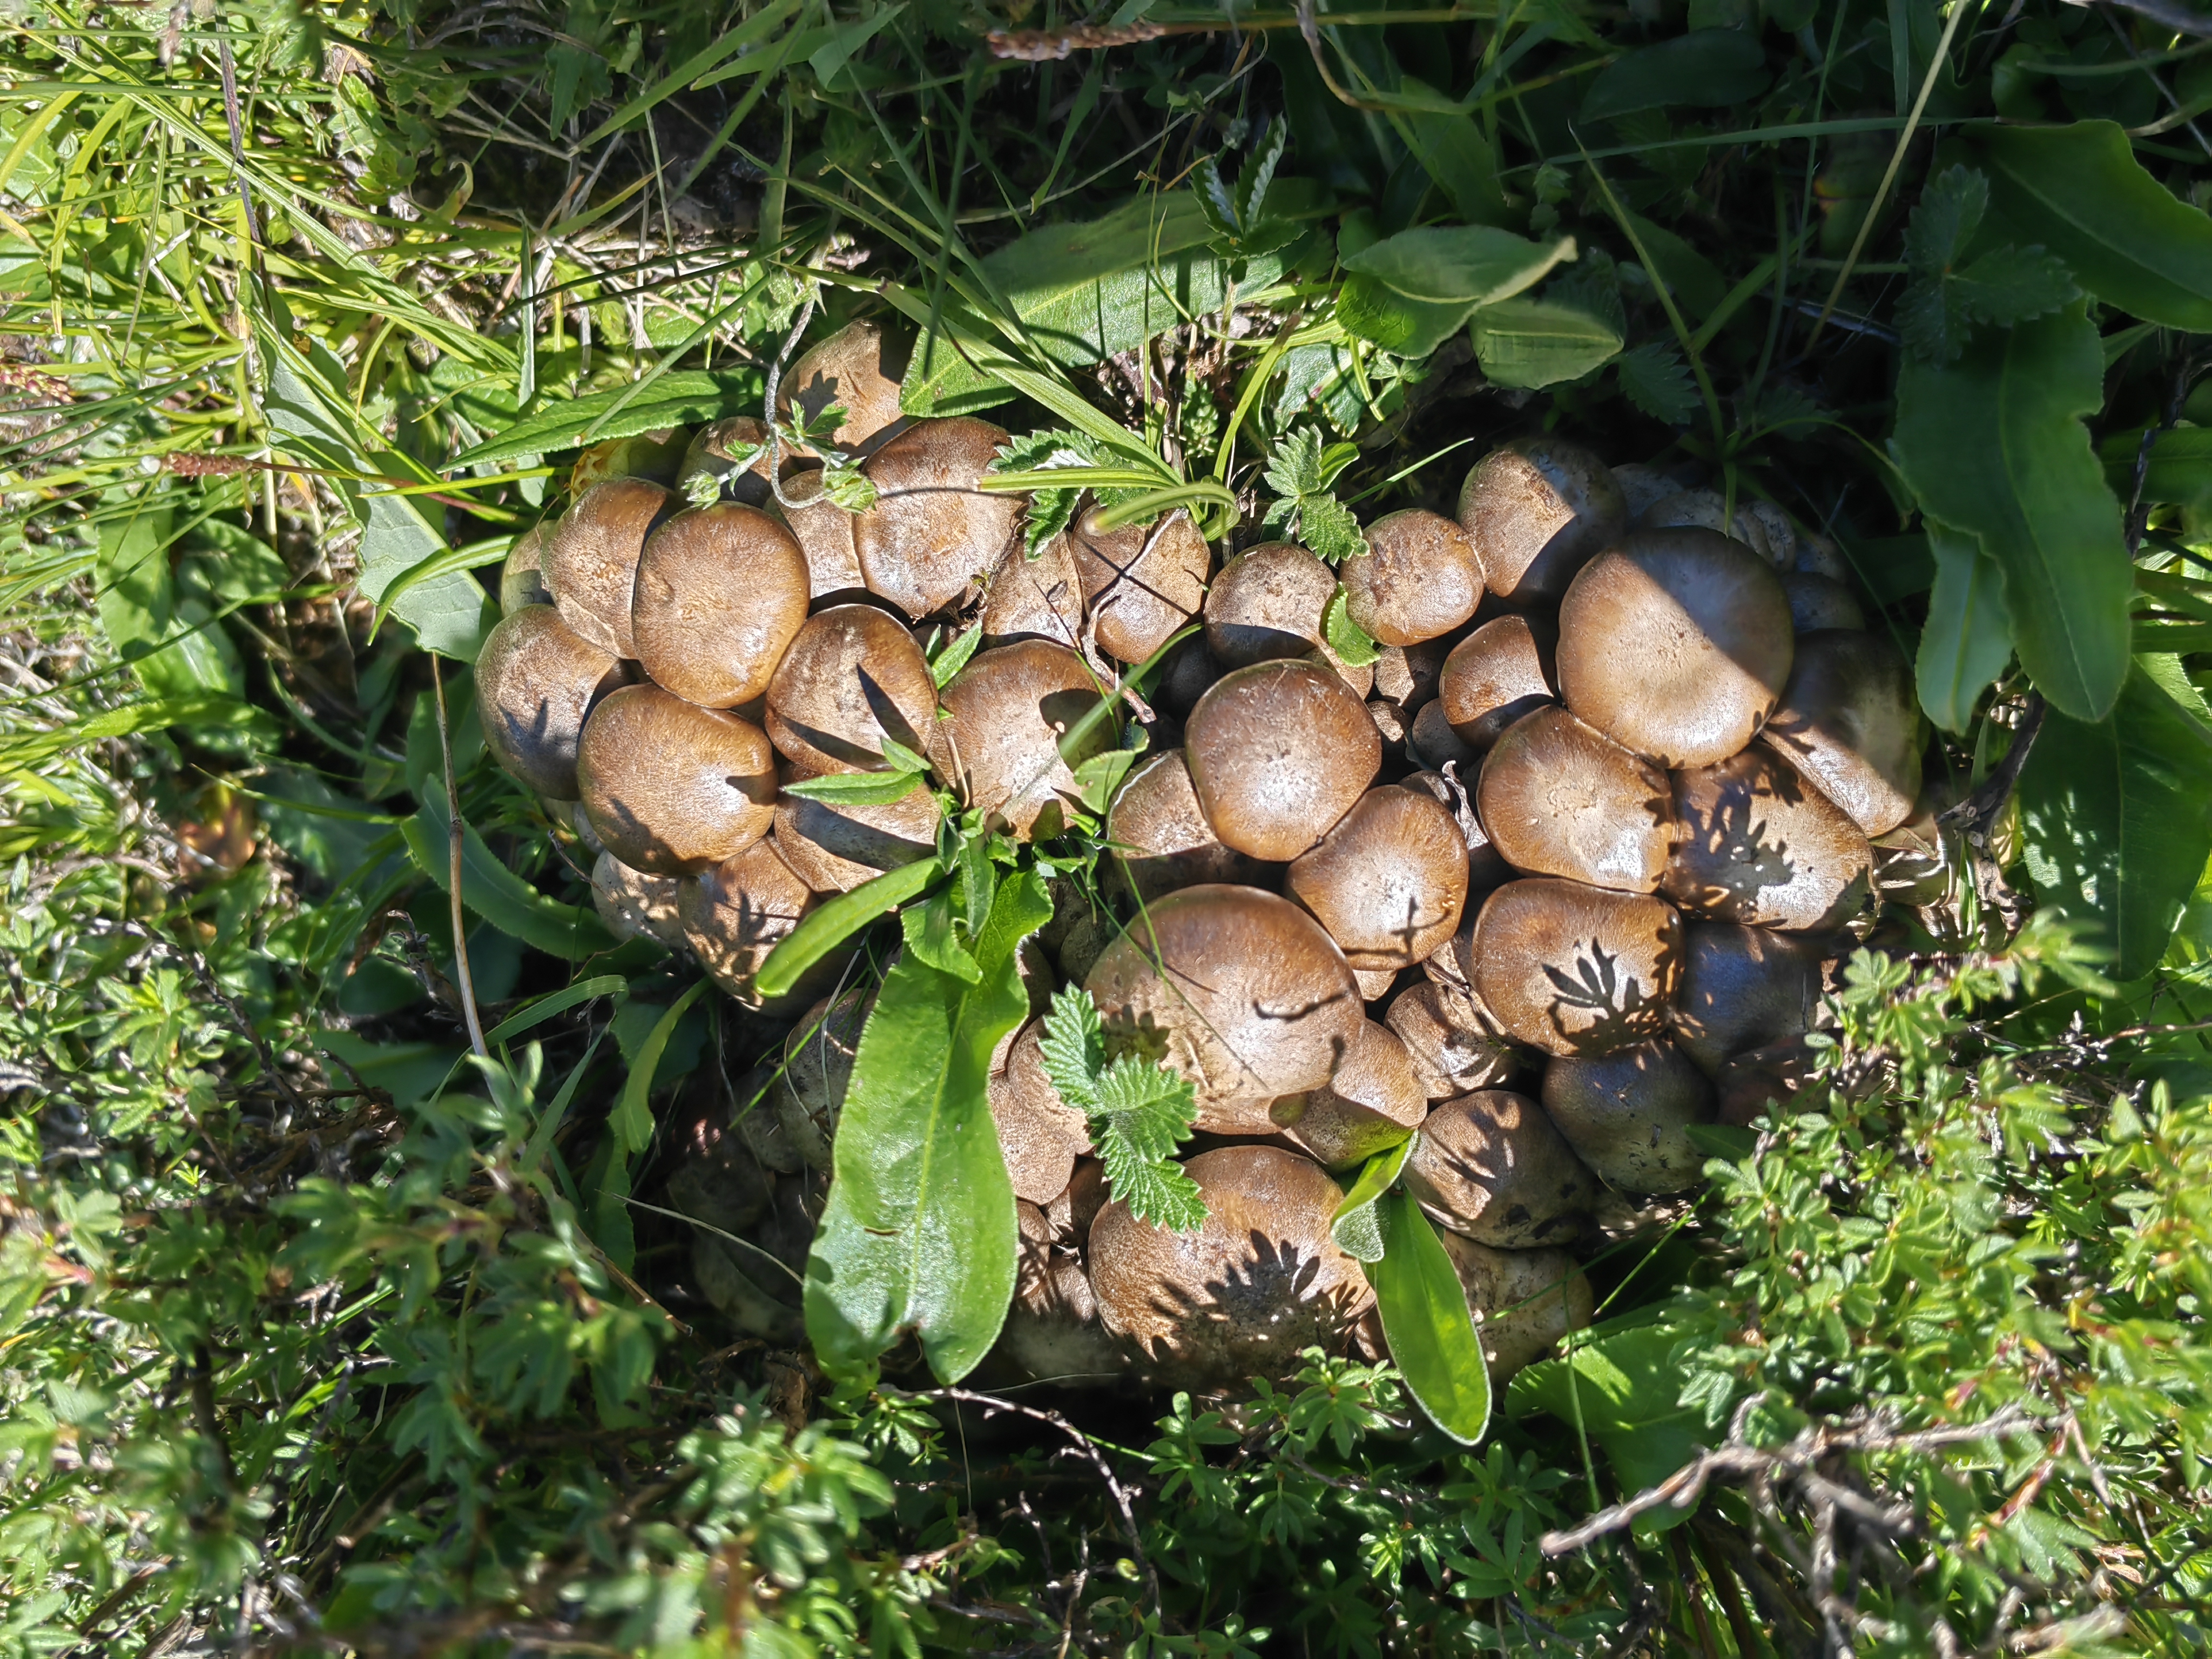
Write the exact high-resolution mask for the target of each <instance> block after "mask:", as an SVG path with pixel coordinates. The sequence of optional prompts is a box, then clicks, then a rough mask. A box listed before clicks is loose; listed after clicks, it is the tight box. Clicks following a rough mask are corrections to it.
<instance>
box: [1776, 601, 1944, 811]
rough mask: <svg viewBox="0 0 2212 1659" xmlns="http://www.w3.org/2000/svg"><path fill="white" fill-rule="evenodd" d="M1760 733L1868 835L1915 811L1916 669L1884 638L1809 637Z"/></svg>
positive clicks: (1837, 633)
mask: <svg viewBox="0 0 2212 1659" xmlns="http://www.w3.org/2000/svg"><path fill="white" fill-rule="evenodd" d="M1759 735H1760V737H1761V738H1762V739H1763V740H1764V741H1765V742H1767V743H1769V744H1772V745H1773V746H1774V748H1775V749H1776V750H1778V751H1779V752H1780V753H1781V754H1782V756H1783V757H1784V758H1785V759H1787V760H1788V761H1789V762H1790V764H1791V765H1792V766H1795V767H1796V769H1798V770H1799V771H1800V772H1802V773H1803V774H1804V775H1806V777H1807V778H1808V779H1810V780H1811V781H1813V782H1814V784H1815V785H1817V786H1818V787H1819V788H1820V793H1822V794H1824V795H1826V796H1827V798H1828V799H1830V800H1832V801H1833V802H1835V804H1836V805H1838V806H1840V807H1842V808H1843V809H1844V811H1846V812H1848V813H1850V816H1851V818H1852V821H1853V822H1854V823H1857V825H1858V826H1859V828H1860V829H1863V830H1865V831H1866V832H1867V834H1869V836H1880V835H1884V834H1887V832H1888V831H1890V830H1892V829H1896V828H1897V826H1898V825H1899V824H1900V823H1904V822H1905V819H1907V818H1909V817H1911V816H1912V800H1913V797H1914V796H1915V795H1917V794H1918V793H1919V792H1920V700H1919V695H1918V693H1917V690H1915V688H1914V685H1913V679H1912V665H1911V663H1909V662H1907V661H1905V656H1904V653H1902V652H1900V651H1899V650H1898V648H1897V647H1895V646H1894V645H1892V644H1891V643H1890V642H1889V641H1888V640H1887V638H1885V637H1883V636H1882V635H1879V634H1861V633H1853V632H1850V631H1848V630H1845V629H1830V630H1826V631H1824V632H1821V633H1818V634H1808V635H1804V636H1803V637H1802V638H1801V639H1800V640H1799V641H1797V654H1796V665H1795V666H1794V667H1793V668H1792V669H1791V670H1790V682H1789V685H1788V687H1787V688H1786V689H1785V690H1784V691H1783V693H1782V702H1781V706H1780V707H1778V708H1776V709H1775V711H1774V714H1773V718H1772V719H1771V720H1768V721H1767V723H1766V729H1765V731H1764V732H1761V733H1760V734H1759Z"/></svg>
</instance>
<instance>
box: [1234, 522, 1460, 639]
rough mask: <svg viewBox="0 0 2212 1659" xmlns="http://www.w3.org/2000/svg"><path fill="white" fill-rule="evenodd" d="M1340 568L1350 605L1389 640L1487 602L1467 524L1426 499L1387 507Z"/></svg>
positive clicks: (1415, 635) (1429, 628)
mask: <svg viewBox="0 0 2212 1659" xmlns="http://www.w3.org/2000/svg"><path fill="white" fill-rule="evenodd" d="M1223 574H1227V573H1226V572H1224V573H1223ZM1337 574H1338V575H1339V577H1340V579H1341V580H1342V581H1343V583H1344V608H1345V610H1346V611H1348V612H1349V613H1350V614H1351V617H1352V621H1354V622H1356V623H1358V624H1359V625H1360V626H1361V627H1362V628H1364V629H1366V630H1367V632H1368V633H1369V635H1371V636H1372V637H1373V638H1374V639H1375V640H1376V641H1378V642H1380V643H1382V644H1383V645H1397V646H1407V645H1419V644H1420V643H1421V642H1422V641H1425V640H1433V639H1437V638H1439V637H1441V636H1442V635H1446V634H1449V633H1450V632H1451V631H1452V629H1455V628H1457V627H1458V626H1459V625H1460V624H1461V623H1463V622H1465V621H1466V620H1467V619H1468V617H1472V616H1473V615H1474V607H1475V606H1476V605H1480V604H1481V603H1482V565H1481V562H1480V561H1479V560H1478V559H1477V558H1476V557H1475V556H1474V544H1472V543H1470V542H1469V541H1468V538H1467V532H1465V531H1464V530H1462V529H1461V528H1460V527H1459V526H1458V525H1457V524H1456V523H1455V522H1454V521H1453V520H1449V519H1447V518H1445V517H1444V516H1443V514H1442V513H1431V512H1429V511H1427V510H1426V509H1425V508H1423V507H1407V508H1406V509H1404V510H1403V511H1402V512H1398V513H1384V514H1383V516H1382V517H1381V518H1379V519H1377V520H1375V522H1374V523H1373V524H1370V525H1369V526H1367V551H1366V552H1364V553H1361V554H1358V555H1355V556H1353V557H1352V558H1349V559H1346V561H1345V562H1344V563H1343V565H1342V566H1341V567H1340V569H1339V571H1338V573H1337ZM1324 603H1326V601H1324Z"/></svg>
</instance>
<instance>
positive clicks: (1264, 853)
mask: <svg viewBox="0 0 2212 1659" xmlns="http://www.w3.org/2000/svg"><path fill="white" fill-rule="evenodd" d="M1183 753H1184V757H1185V758H1186V759H1187V760H1188V763H1189V765H1190V779H1191V783H1192V785H1193V786H1194V787H1195V788H1196V789H1197V791H1198V800H1199V805H1200V806H1201V807H1202V808H1204V809H1205V812H1206V822H1207V823H1210V824H1212V826H1213V833H1214V834H1215V835H1217V836H1220V837H1221V839H1222V841H1223V842H1224V843H1225V845H1227V846H1230V847H1233V848H1236V849H1237V851H1238V852H1240V853H1247V854H1250V855H1251V856H1252V857H1254V858H1255V859H1267V860H1271V861H1274V862H1285V861H1287V860H1291V859H1294V858H1296V857H1297V855H1298V854H1301V853H1303V852H1304V851H1305V850H1306V849H1307V848H1310V847H1312V846H1314V845H1315V844H1316V843H1317V842H1319V841H1320V840H1321V838H1322V836H1325V835H1327V834H1328V832H1329V831H1330V830H1331V829H1334V828H1335V827H1336V823H1337V820H1338V819H1340V818H1341V817H1343V816H1344V815H1345V814H1346V812H1348V811H1351V810H1352V803H1353V802H1354V801H1356V800H1358V799H1359V798H1360V796H1362V795H1363V794H1364V793H1367V786H1368V785H1369V784H1370V782H1372V781H1374V777H1375V774H1376V771H1378V770H1379V769H1381V767H1382V764H1383V737H1382V734H1381V733H1380V732H1377V731H1376V729H1375V722H1374V721H1373V720H1370V719H1369V718H1368V717H1367V706H1366V704H1364V703H1363V702H1361V701H1360V700H1359V698H1358V696H1357V695H1356V694H1355V693H1354V692H1353V691H1352V689H1351V688H1350V687H1349V686H1347V685H1346V684H1345V683H1344V682H1343V681H1342V680H1341V679H1340V678H1337V677H1336V676H1335V675H1334V674H1332V673H1330V672H1329V671H1328V670H1327V669H1324V668H1318V667H1316V666H1315V665H1312V664H1311V663H1304V662H1263V663H1255V664H1254V665H1252V666H1250V667H1249V668H1239V669H1237V670H1235V671H1231V672H1230V673H1228V674H1225V675H1224V676H1222V678H1220V679H1218V680H1217V681H1215V682H1214V683H1213V684H1212V686H1210V687H1209V688H1207V690H1206V695H1205V696H1202V697H1200V699H1199V700H1198V706H1197V707H1196V708H1193V709H1192V710H1191V711H1190V719H1189V720H1188V722H1186V724H1185V726H1184V732H1183Z"/></svg>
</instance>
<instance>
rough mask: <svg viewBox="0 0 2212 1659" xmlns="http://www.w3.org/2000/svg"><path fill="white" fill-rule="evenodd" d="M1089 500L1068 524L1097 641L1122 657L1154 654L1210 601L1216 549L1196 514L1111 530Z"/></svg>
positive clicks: (1129, 659)
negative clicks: (1208, 585) (1085, 508)
mask: <svg viewBox="0 0 2212 1659" xmlns="http://www.w3.org/2000/svg"><path fill="white" fill-rule="evenodd" d="M1099 519H1100V512H1099V509H1098V508H1097V507H1091V509H1089V510H1088V511H1087V512H1085V513H1084V514H1083V516H1082V517H1081V518H1079V519H1078V520H1076V521H1075V525H1074V527H1073V529H1071V530H1070V531H1069V532H1068V538H1067V539H1068V549H1069V551H1070V552H1071V553H1072V554H1073V556H1074V558H1075V569H1076V574H1077V575H1078V576H1079V577H1080V578H1081V580H1082V582H1083V600H1084V603H1085V605H1087V606H1088V607H1089V608H1090V611H1091V616H1092V617H1093V618H1094V619H1095V620H1096V623H1097V639H1098V648H1099V649H1100V650H1101V651H1103V652H1104V653H1106V654H1107V655H1108V656H1109V657H1111V658H1113V659H1115V661H1116V662H1127V663H1137V662H1144V661H1146V660H1147V659H1150V657H1151V656H1152V653H1153V652H1155V651H1157V650H1158V649H1159V648H1160V647H1162V646H1163V645H1164V644H1166V643H1167V641H1168V638H1169V636H1170V635H1172V634H1173V633H1174V632H1175V631H1176V629H1178V628H1181V627H1182V625H1183V624H1184V623H1187V622H1188V621H1190V619H1191V618H1192V617H1195V616H1197V615H1198V613H1199V611H1200V607H1202V606H1203V605H1205V604H1206V572H1207V571H1208V570H1210V569H1211V568H1212V565H1213V552H1212V549H1211V548H1209V547H1208V546H1207V545H1206V538H1205V537H1203V536H1201V535H1200V534H1199V532H1198V526H1196V525H1195V524H1194V523H1193V522H1192V521H1191V517H1190V514H1189V513H1185V512H1183V511H1182V510H1181V509H1179V508H1178V509H1177V510H1176V511H1175V512H1173V513H1169V514H1168V515H1167V517H1165V518H1164V519H1159V520H1155V521H1154V522H1152V524H1149V525H1142V524H1125V525H1120V526H1115V528H1113V529H1111V530H1108V529H1105V528H1103V526H1101V525H1100V522H1099Z"/></svg>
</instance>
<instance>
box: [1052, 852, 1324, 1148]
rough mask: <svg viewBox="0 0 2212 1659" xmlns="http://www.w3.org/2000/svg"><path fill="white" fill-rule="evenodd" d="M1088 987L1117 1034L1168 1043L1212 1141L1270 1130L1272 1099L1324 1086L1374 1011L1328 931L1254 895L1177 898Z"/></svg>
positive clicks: (1095, 971) (1219, 892)
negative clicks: (1367, 1006)
mask: <svg viewBox="0 0 2212 1659" xmlns="http://www.w3.org/2000/svg"><path fill="white" fill-rule="evenodd" d="M1084 984H1085V987H1087V988H1088V989H1089V991H1090V992H1091V997H1092V999H1093V1000H1095V1001H1096V1002H1097V1005H1098V1012H1099V1013H1100V1015H1101V1016H1102V1017H1103V1018H1104V1020H1105V1022H1106V1024H1107V1027H1108V1029H1109V1031H1112V1032H1116V1033H1120V1034H1121V1036H1124V1037H1127V1038H1130V1039H1132V1040H1138V1039H1141V1040H1143V1041H1145V1042H1147V1043H1164V1048H1165V1054H1164V1058H1165V1060H1167V1062H1168V1063H1169V1064H1170V1065H1171V1066H1174V1067H1175V1069H1176V1071H1178V1072H1180V1073H1182V1075H1183V1076H1184V1077H1187V1078H1188V1079H1190V1080H1191V1083H1192V1084H1193V1085H1194V1087H1195V1088H1196V1090H1197V1092H1198V1117H1197V1126H1198V1127H1199V1128H1200V1129H1203V1130H1205V1131H1206V1132H1207V1133H1212V1134H1271V1133H1273V1131H1274V1127H1275V1126H1274V1124H1273V1121H1272V1120H1271V1119H1270V1118H1269V1117H1268V1116H1267V1103H1268V1102H1270V1101H1272V1100H1273V1099H1275V1098H1276V1097H1278V1096H1280V1095H1288V1094H1297V1093H1300V1092H1302V1091H1305V1090H1308V1089H1318V1088H1320V1087H1321V1086H1322V1085H1323V1084H1325V1083H1327V1082H1328V1079H1329V1077H1330V1075H1331V1073H1334V1071H1335V1070H1336V1067H1337V1066H1338V1064H1339V1063H1340V1061H1341V1060H1343V1058H1344V1056H1345V1055H1346V1054H1347V1053H1349V1052H1350V1050H1351V1048H1352V1042H1353V1040H1354V1039H1355V1038H1356V1037H1357V1036H1358V1034H1359V1028H1360V1026H1361V1025H1362V1024H1364V1020H1365V1015H1366V1011H1365V1008H1364V1006H1363V1004H1362V1002H1361V1000H1360V995H1359V987H1358V985H1357V984H1355V983H1354V982H1353V980H1352V969H1350V968H1349V967H1347V966H1346V963H1345V960H1344V955H1343V953H1342V952H1341V951H1339V950H1338V949H1337V948H1336V946H1335V945H1334V944H1333V943H1332V942H1331V941H1330V939H1329V937H1328V934H1327V933H1323V932H1322V928H1321V924H1320V923H1319V922H1317V921H1315V920H1314V919H1313V918H1312V917H1311V916H1310V915H1307V914H1306V913H1305V912H1304V911H1303V910H1301V909H1299V908H1297V906H1296V905H1295V904H1292V903H1291V902H1290V901H1289V900H1287V899H1282V898H1278V897H1277V896H1275V895H1274V894H1273V893H1263V892H1261V891H1260V890H1258V889H1257V888H1253V887H1231V886H1227V885H1206V886H1202V887H1186V888H1184V889H1183V890H1182V891H1181V892H1178V893H1170V894H1169V895H1168V896H1166V897H1165V898H1163V899H1161V900H1160V901H1159V902H1157V903H1155V904H1153V905H1152V907H1151V908H1150V909H1149V910H1148V911H1147V912H1146V916H1145V919H1144V923H1143V925H1141V926H1139V927H1133V928H1132V929H1130V930H1129V931H1128V932H1127V933H1122V934H1121V935H1119V936H1118V937H1117V938H1115V939H1114V941H1113V942H1112V943H1111V944H1109V945H1107V947H1106V948H1105V950H1104V951H1103V952H1102V953H1101V954H1100V955H1099V957H1098V959H1097V962H1096V963H1094V964H1093V965H1092V967H1091V971H1090V973H1089V974H1087V975H1085V978H1084ZM1148 1031H1149V1032H1152V1033H1158V1036H1146V1033H1147V1032H1148Z"/></svg>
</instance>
